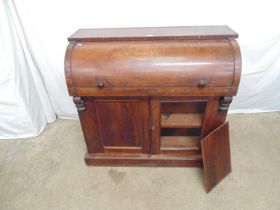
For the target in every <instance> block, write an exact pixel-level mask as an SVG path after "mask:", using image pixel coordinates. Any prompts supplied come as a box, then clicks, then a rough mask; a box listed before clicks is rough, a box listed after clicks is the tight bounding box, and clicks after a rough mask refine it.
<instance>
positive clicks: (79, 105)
mask: <svg viewBox="0 0 280 210" xmlns="http://www.w3.org/2000/svg"><path fill="white" fill-rule="evenodd" d="M73 102H74V104H75V105H76V107H77V110H78V112H82V111H85V109H86V107H85V101H84V100H83V98H82V97H79V96H74V97H73Z"/></svg>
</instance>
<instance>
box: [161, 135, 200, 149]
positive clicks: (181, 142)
mask: <svg viewBox="0 0 280 210" xmlns="http://www.w3.org/2000/svg"><path fill="white" fill-rule="evenodd" d="M160 140H161V141H160V147H161V148H163V149H178V147H180V148H182V149H192V150H194V149H199V147H198V143H199V136H162V137H161V139H160Z"/></svg>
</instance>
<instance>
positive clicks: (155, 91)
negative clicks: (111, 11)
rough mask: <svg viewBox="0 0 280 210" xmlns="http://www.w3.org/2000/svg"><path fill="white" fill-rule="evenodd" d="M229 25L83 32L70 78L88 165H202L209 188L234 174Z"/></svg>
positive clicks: (233, 59)
mask: <svg viewBox="0 0 280 210" xmlns="http://www.w3.org/2000/svg"><path fill="white" fill-rule="evenodd" d="M237 37H238V34H237V33H235V32H234V31H233V30H231V29H230V28H229V27H227V26H189V27H157V28H118V29H82V30H78V31H77V32H76V33H74V34H73V35H72V36H70V37H69V38H68V41H69V45H68V47H67V50H66V55H65V77H66V82H67V86H68V91H69V94H70V95H71V96H73V101H74V103H75V105H76V107H77V110H78V113H79V118H80V122H81V126H82V130H83V134H84V138H85V142H86V145H87V153H86V155H85V162H86V164H87V165H111V166H117V165H124V166H126V165H137V166H188V167H203V168H204V175H205V185H206V191H210V190H211V189H212V188H213V187H214V186H215V185H216V184H217V183H218V182H220V181H221V180H222V179H223V178H224V177H225V176H227V175H228V174H229V173H230V172H231V160H230V144H229V125H228V122H225V121H226V115H227V111H228V108H229V106H230V103H231V101H232V96H234V95H236V93H237V90H238V85H239V81H240V74H241V56H240V49H239V46H238V44H237V42H236V40H235V39H236V38H237Z"/></svg>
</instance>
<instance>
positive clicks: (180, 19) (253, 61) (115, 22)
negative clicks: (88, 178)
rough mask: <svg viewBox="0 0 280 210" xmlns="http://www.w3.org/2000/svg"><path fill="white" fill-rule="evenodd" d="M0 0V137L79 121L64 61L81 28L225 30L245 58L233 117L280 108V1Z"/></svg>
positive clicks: (11, 136) (27, 134) (231, 110)
mask: <svg viewBox="0 0 280 210" xmlns="http://www.w3.org/2000/svg"><path fill="white" fill-rule="evenodd" d="M0 1H1V2H0V73H1V76H0V139H6V138H24V137H31V136H36V135H38V134H39V133H40V132H41V131H42V130H43V129H44V128H45V126H46V125H47V123H48V122H53V121H54V120H55V119H56V116H58V117H61V118H77V112H76V109H75V107H74V105H73V103H72V99H71V98H70V97H69V96H68V93H67V88H66V84H65V79H64V69H63V61H64V53H65V49H66V45H67V37H68V36H69V35H70V34H72V33H73V32H74V31H76V30H77V29H78V28H95V27H136V26H176V25H219V24H221V25H229V26H230V27H232V28H233V29H234V30H235V31H237V32H238V33H239V35H240V38H239V39H238V42H239V44H240V47H241V51H242V61H243V69H242V78H241V84H240V89H239V93H238V95H237V97H235V98H234V101H233V103H232V105H231V107H230V112H231V113H233V112H234V113H247V112H266V111H277V110H280V91H279V89H280V82H279V81H280V59H279V55H280V27H279V20H280V13H279V8H280V7H279V5H278V1H277V0H275V1H272V0H265V1H264V0H262V1H241V0H240V1H225V0H224V1H222V0H221V1H198V0H193V1H180V0H172V1H171V0H166V1H150V0H139V1H132V0H130V1H128V0H126V1H122V0H119V1H113V0H111V1H109V0H103V1H92V0H85V1H77V0H73V1H70V0H68V1H66V0H64V1H63V0H60V1H55V0H48V1H38V0H28V1H27V0H0Z"/></svg>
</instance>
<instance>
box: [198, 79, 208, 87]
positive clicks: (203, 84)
mask: <svg viewBox="0 0 280 210" xmlns="http://www.w3.org/2000/svg"><path fill="white" fill-rule="evenodd" d="M206 85H207V81H206V80H200V81H199V83H198V87H200V88H203V87H205V86H206Z"/></svg>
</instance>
